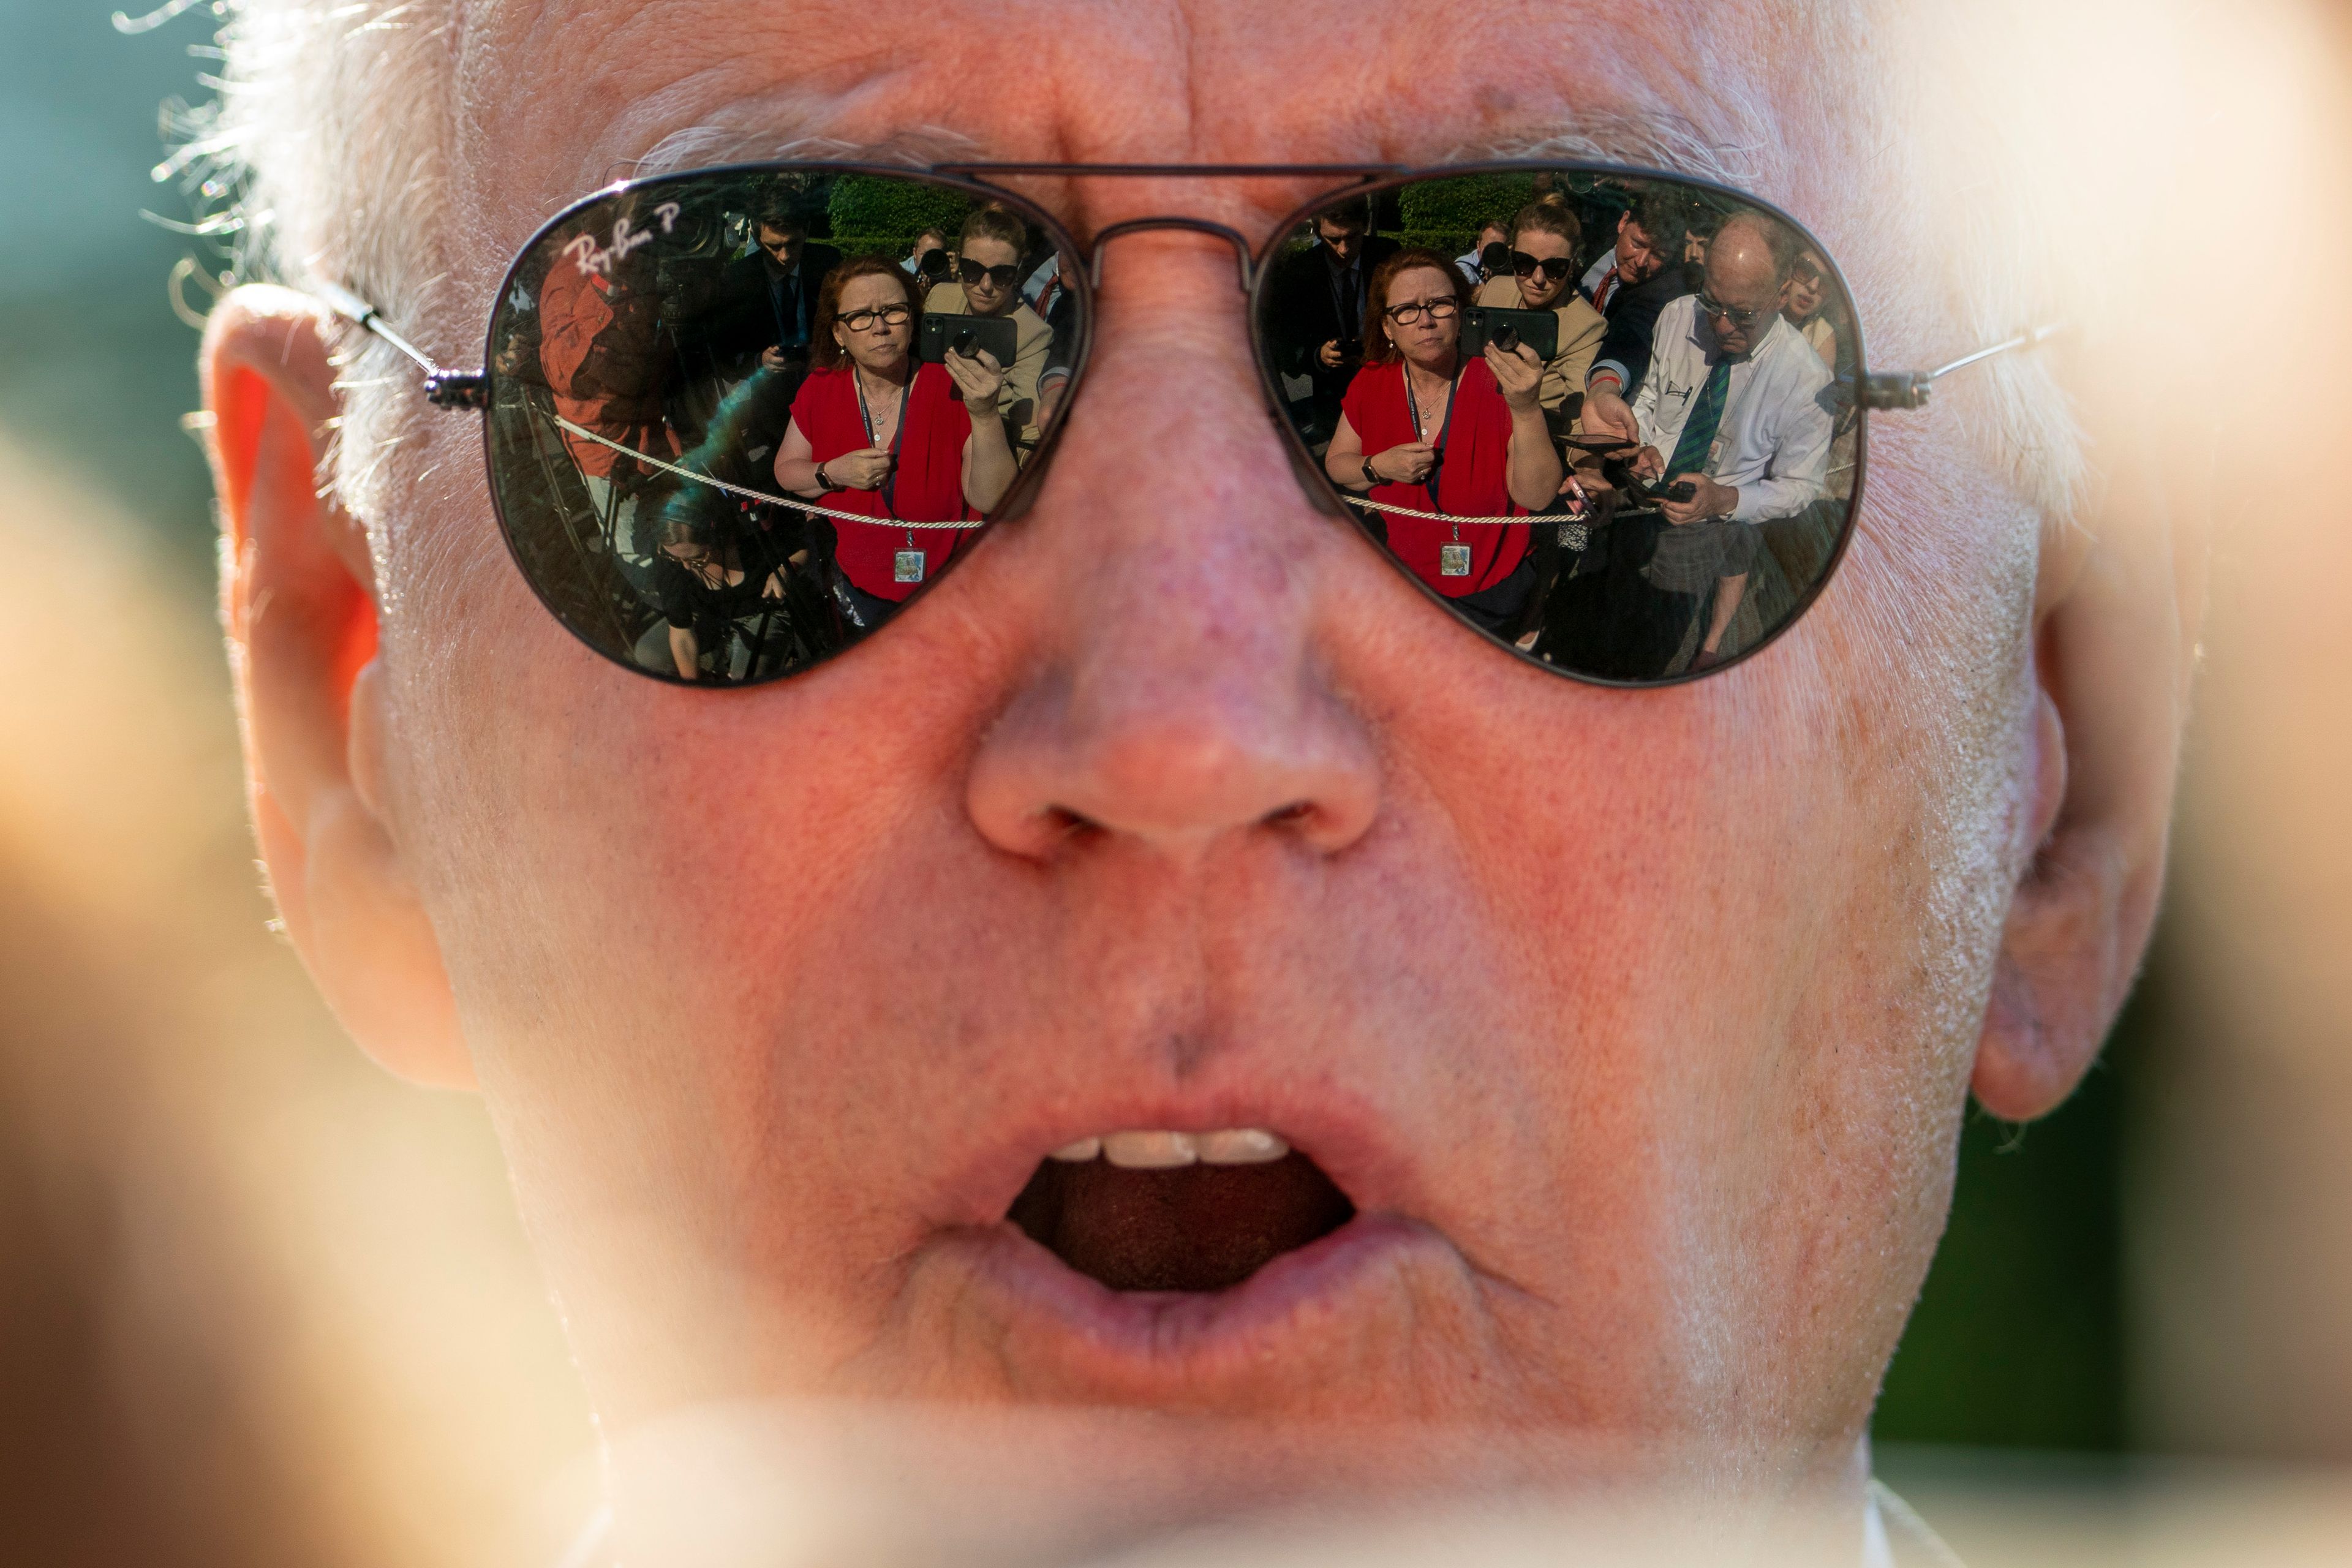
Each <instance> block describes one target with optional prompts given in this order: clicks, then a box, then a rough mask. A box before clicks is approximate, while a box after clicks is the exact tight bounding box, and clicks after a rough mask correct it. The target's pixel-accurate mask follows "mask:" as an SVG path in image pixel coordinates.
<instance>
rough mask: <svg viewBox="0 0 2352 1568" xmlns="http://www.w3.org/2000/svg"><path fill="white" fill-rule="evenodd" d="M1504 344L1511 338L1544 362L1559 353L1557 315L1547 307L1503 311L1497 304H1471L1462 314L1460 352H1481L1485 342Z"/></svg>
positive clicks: (1484, 350) (1483, 350)
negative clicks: (1533, 351) (1522, 344)
mask: <svg viewBox="0 0 2352 1568" xmlns="http://www.w3.org/2000/svg"><path fill="white" fill-rule="evenodd" d="M1490 341H1491V342H1499V343H1501V344H1504V345H1505V346H1506V347H1507V346H1508V345H1510V344H1511V343H1512V342H1515V341H1516V342H1522V343H1525V344H1527V345H1528V347H1529V348H1531V349H1533V350H1535V351H1536V358H1538V359H1539V360H1541V361H1543V362H1544V363H1546V364H1549V363H1551V356H1552V355H1554V354H1556V353H1559V315H1558V314H1557V313H1555V312H1553V311H1550V310H1504V309H1503V308H1502V307H1501V306H1500V305H1473V306H1471V307H1470V309H1469V310H1465V311H1464V312H1463V315H1462V352H1463V353H1464V354H1465V356H1466V355H1469V354H1482V353H1486V344H1487V343H1488V342H1490Z"/></svg>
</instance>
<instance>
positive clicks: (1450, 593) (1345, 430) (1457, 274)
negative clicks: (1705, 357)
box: [1323, 249, 1565, 632]
mask: <svg viewBox="0 0 2352 1568" xmlns="http://www.w3.org/2000/svg"><path fill="white" fill-rule="evenodd" d="M1469 305H1470V285H1469V281H1468V280H1467V279H1465V278H1464V277H1463V276H1462V273H1461V270H1460V268H1456V267H1455V266H1454V264H1453V263H1452V262H1451V261H1448V260H1447V259H1446V258H1444V257H1442V256H1440V255H1438V254H1437V253H1436V252H1435V251H1433V250H1420V249H1405V250H1400V251H1398V252H1396V253H1395V254H1394V255H1392V256H1391V257H1390V258H1388V259H1387V260H1385V261H1383V262H1381V265H1380V267H1379V268H1378V269H1377V270H1376V271H1374V272H1373V274H1372V282H1371V287H1370V289H1369V290H1368V291H1367V303H1366V305H1365V309H1364V368H1363V369H1361V370H1360V371H1358V372H1357V373H1356V378H1355V380H1353V381H1352V382H1350V383H1349V384H1348V392H1347V395H1346V396H1345V397H1343V398H1342V399H1341V400H1340V403H1339V407H1340V416H1339V430H1338V432H1337V434H1335V435H1334V436H1333V437H1331V445H1330V447H1328V450H1326V452H1325V453H1324V458H1323V467H1324V469H1325V471H1326V472H1328V474H1329V475H1330V476H1331V479H1332V482H1333V483H1335V484H1337V485H1339V486H1340V487H1341V488H1342V489H1348V490H1350V491H1354V492H1356V493H1358V494H1364V493H1366V492H1369V499H1370V501H1371V502H1372V504H1373V505H1375V506H1377V505H1379V504H1380V503H1381V502H1382V501H1387V502H1390V503H1391V504H1393V505H1396V506H1403V507H1412V508H1413V509H1415V510H1420V511H1434V512H1447V513H1451V514H1453V515H1454V516H1456V517H1525V516H1526V515H1528V513H1529V512H1531V511H1537V510H1541V509H1543V508H1544V507H1547V506H1549V505H1550V504H1551V502H1552V500H1553V498H1554V497H1556V496H1557V495H1559V486H1560V479H1561V477H1562V475H1563V473H1564V471H1565V470H1564V469H1563V468H1561V465H1560V460H1559V449H1558V448H1557V447H1554V446H1553V445H1552V444H1551V436H1550V433H1549V431H1548V430H1546V428H1545V427H1544V416H1543V405H1542V404H1541V403H1540V402H1539V401H1538V391H1539V390H1540V388H1541V386H1542V384H1543V362H1542V361H1541V360H1539V359H1538V358H1537V357H1536V354H1535V351H1534V350H1533V349H1530V348H1528V346H1527V345H1526V344H1525V343H1520V344H1517V345H1515V346H1514V347H1513V348H1512V350H1511V351H1510V352H1509V353H1504V352H1503V351H1502V350H1501V349H1498V348H1496V347H1495V345H1493V344H1492V343H1489V344H1487V345H1486V353H1485V355H1484V356H1482V357H1481V358H1479V359H1475V360H1472V361H1471V362H1470V363H1467V364H1465V363H1463V362H1462V355H1461V353H1460V345H1461V342H1462V312H1463V311H1464V310H1467V309H1468V308H1469ZM1382 518H1383V521H1385V522H1386V523H1387V525H1388V541H1389V551H1390V552H1391V554H1393V555H1394V556H1395V557H1396V558H1397V559H1398V560H1399V561H1402V563H1404V565H1405V568H1406V570H1408V571H1410V572H1411V573H1412V574H1413V575H1414V576H1416V577H1418V578H1420V579H1421V580H1422V581H1423V582H1424V583H1426V584H1429V585H1430V586H1431V587H1432V588H1434V589H1436V590H1437V591H1438V592H1439V593H1440V594H1443V595H1444V596H1445V597H1446V598H1448V599H1451V600H1452V601H1454V608H1455V609H1457V610H1459V611H1461V612H1462V613H1463V614H1464V615H1465V616H1468V617H1469V618H1470V619H1471V620H1473V621H1475V622H1476V623H1477V624H1478V625H1480V626H1484V627H1486V629H1487V630H1488V631H1493V632H1500V631H1502V630H1503V629H1504V628H1505V627H1506V626H1508V625H1510V624H1511V623H1512V622H1513V621H1514V620H1516V619H1517V616H1518V615H1519V612H1520V611H1521V609H1523V608H1524V607H1525V606H1526V604H1527V598H1528V592H1529V590H1530V589H1531V588H1532V587H1533V586H1534V581H1535V571H1534V567H1533V563H1531V562H1530V561H1529V559H1528V525H1527V524H1525V523H1499V524H1498V523H1462V524H1456V523H1447V522H1441V521H1433V520H1431V519H1428V518H1419V517H1409V516H1405V515H1403V514H1402V513H1397V512H1388V513H1384V514H1382Z"/></svg>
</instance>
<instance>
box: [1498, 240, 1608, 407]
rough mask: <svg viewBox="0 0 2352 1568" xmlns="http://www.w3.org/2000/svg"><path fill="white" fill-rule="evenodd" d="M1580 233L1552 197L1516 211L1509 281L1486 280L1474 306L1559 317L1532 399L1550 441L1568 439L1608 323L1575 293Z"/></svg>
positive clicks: (1581, 296) (1582, 402) (1510, 243)
mask: <svg viewBox="0 0 2352 1568" xmlns="http://www.w3.org/2000/svg"><path fill="white" fill-rule="evenodd" d="M1582 242H1583V228H1582V226H1581V225H1580V224H1579V223H1578V222H1577V219H1576V210H1575V209H1574V208H1573V207H1571V206H1570V205H1568V203H1566V202H1565V201H1562V200H1561V199H1560V198H1559V196H1557V195H1547V196H1543V197H1540V198H1538V199H1537V200H1535V201H1532V202H1529V203H1528V205H1526V206H1523V207H1521V208H1520V209H1519V210H1518V213H1517V216H1514V217H1513V218H1512V219H1511V237H1510V239H1509V241H1508V243H1509V245H1510V247H1511V254H1510V269H1509V276H1507V277H1503V278H1489V279H1486V282H1485V283H1484V284H1482V285H1481V286H1480V287H1479V289H1478V297H1477V300H1476V302H1477V303H1478V304H1481V305H1498V306H1500V307H1502V308H1503V309H1505V310H1550V311H1552V312H1554V313H1555V314H1557V315H1558V316H1559V347H1558V348H1557V349H1556V350H1554V351H1553V353H1552V356H1551V358H1550V360H1549V361H1548V362H1547V363H1545V365H1544V371H1543V386H1542V389H1541V390H1540V391H1539V392H1538V395H1537V397H1538V401H1539V402H1540V403H1541V404H1542V405H1543V411H1544V419H1545V422H1546V423H1547V424H1549V426H1550V427H1551V432H1552V434H1553V435H1555V436H1565V435H1568V434H1569V433H1570V429H1571V428H1572V427H1573V426H1574V425H1575V423H1576V416H1577V415H1578V413H1579V412H1580V410H1581V409H1582V408H1583V406H1584V377H1585V373H1586V372H1588V371H1590V370H1591V368H1592V359H1593V356H1594V355H1595V354H1596V353H1599V352H1600V350H1601V338H1602V337H1603V336H1605V335H1606V334H1607V332H1608V331H1609V323H1608V321H1606V320H1604V319H1603V318H1602V316H1601V312H1600V311H1598V310H1594V309H1593V308H1592V307H1591V305H1590V304H1589V303H1587V302H1586V300H1585V298H1584V296H1583V295H1581V294H1579V293H1578V292H1577V291H1576V286H1575V278H1576V252H1577V247H1579V246H1580V244H1582Z"/></svg>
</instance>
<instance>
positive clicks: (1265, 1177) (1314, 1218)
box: [1012, 1153, 1355, 1290]
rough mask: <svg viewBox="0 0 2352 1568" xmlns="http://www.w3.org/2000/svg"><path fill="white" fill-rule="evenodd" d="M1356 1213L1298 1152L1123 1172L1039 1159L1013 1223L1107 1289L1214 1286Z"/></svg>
mask: <svg viewBox="0 0 2352 1568" xmlns="http://www.w3.org/2000/svg"><path fill="white" fill-rule="evenodd" d="M1354 1213H1355V1208H1354V1205H1351V1204H1349V1202H1348V1200H1347V1198H1346V1196H1345V1195H1344V1194H1341V1193H1340V1191H1339V1188H1337V1187H1335V1186H1333V1185H1332V1184H1331V1182H1330V1179H1329V1178H1328V1177H1327V1176H1325V1175H1324V1174H1323V1173H1322V1172H1321V1171H1319V1170H1318V1169H1317V1168H1316V1166H1315V1163H1314V1162H1313V1161H1311V1160H1308V1159H1307V1158H1306V1157H1305V1156H1304V1155H1300V1154H1297V1153H1293V1154H1289V1155H1286V1157H1284V1158H1283V1159H1280V1160H1276V1161H1275V1162H1273V1163H1269V1164H1264V1165H1187V1166H1184V1167H1182V1168H1181V1169H1179V1170H1173V1171H1123V1170H1120V1169H1119V1168H1118V1166H1116V1165H1113V1164H1111V1163H1108V1161H1103V1160H1090V1161H1088V1162H1087V1163H1084V1164H1075V1165H1074V1164H1065V1163H1059V1162H1057V1161H1052V1160H1048V1161H1046V1162H1045V1164H1044V1165H1042V1166H1040V1167H1039V1168H1038V1172H1037V1174H1036V1175H1035V1176H1034V1178H1032V1179H1031V1181H1030V1183H1029V1185H1028V1187H1027V1188H1026V1189H1024V1191H1023V1193H1022V1194H1021V1197H1020V1201H1018V1202H1017V1203H1015V1204H1014V1205H1013V1214H1012V1218H1013V1223H1014V1224H1016V1225H1018V1226H1020V1227H1021V1228H1022V1229H1023V1230H1024V1231H1026V1232H1028V1233H1029V1235H1030V1236H1031V1237H1033V1238H1034V1239H1035V1240H1036V1241H1038V1242H1040V1243H1042V1244H1043V1245H1044V1246H1045V1247H1048V1248H1049V1249H1051V1250H1052V1251H1053V1253H1054V1255H1055V1257H1057V1258H1060V1259H1061V1260H1062V1261H1063V1262H1065V1263H1066V1264H1068V1265H1069V1266H1070V1267H1071V1268H1075V1269H1076V1270H1077V1271H1078V1272H1079V1273H1081V1274H1084V1275H1086V1276H1087V1277H1088V1278H1089V1279H1096V1280H1099V1281H1100V1282H1101V1283H1103V1284H1105V1285H1108V1286H1109V1287H1110V1288H1111V1289H1114V1290H1223V1289H1225V1288H1227V1287H1228V1286H1232V1285H1238V1284H1240V1283H1241V1282H1242V1281H1243V1280H1244V1279H1248V1278H1249V1277H1250V1276H1251V1275H1252V1274H1255V1272H1257V1270H1258V1268H1260V1267H1261V1266H1263V1265H1264V1264H1265V1263H1266V1262H1267V1261H1268V1260H1269V1259H1271V1258H1276V1257H1278V1256H1279V1255H1281V1254H1282V1253H1285V1252H1288V1251H1290V1250H1292V1249H1293V1248H1294V1247H1304V1246H1306V1245H1307V1243H1308V1242H1310V1241H1313V1240H1315V1239H1316V1238H1317V1237H1323V1236H1328V1235H1329V1234H1330V1233H1331V1232H1332V1231H1335V1230H1337V1229H1339V1226H1343V1225H1345V1224H1346V1223H1347V1222H1348V1220H1349V1216H1350V1215H1353V1214H1354Z"/></svg>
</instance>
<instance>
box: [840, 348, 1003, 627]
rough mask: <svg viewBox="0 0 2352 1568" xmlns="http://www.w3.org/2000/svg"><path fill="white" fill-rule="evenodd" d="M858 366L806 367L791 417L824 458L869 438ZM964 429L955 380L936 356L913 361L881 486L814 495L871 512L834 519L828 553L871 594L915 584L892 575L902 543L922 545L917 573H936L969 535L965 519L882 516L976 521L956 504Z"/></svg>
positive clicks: (884, 595) (888, 595)
mask: <svg viewBox="0 0 2352 1568" xmlns="http://www.w3.org/2000/svg"><path fill="white" fill-rule="evenodd" d="M856 374H857V373H856V370H855V369H854V368H852V367H851V366H849V365H846V364H845V365H840V366H838V367H836V368H835V369H833V370H820V371H813V372H811V373H810V374H809V378H808V379H807V380H806V381H803V382H802V383H801V390H800V394H799V395H798V396H796V397H794V398H793V424H795V425H798V426H800V427H801V434H802V435H803V436H805V437H808V444H809V449H810V451H811V452H812V453H813V454H814V456H815V459H816V460H817V461H818V462H820V463H822V462H824V461H825V460H826V459H828V458H838V457H840V456H842V455H843V454H844V453H845V452H856V451H862V450H863V449H865V448H866V447H870V446H872V445H874V443H873V442H872V441H871V440H869V439H868V438H867V437H866V420H865V417H864V416H863V415H862V414H861V413H860V412H859V410H858V406H857V386H856V382H855V380H854V379H853V378H854V377H855V376H856ZM970 439H971V413H970V412H969V411H968V410H966V409H965V407H964V405H963V404H962V402H961V400H959V399H958V398H957V397H956V396H955V382H954V381H953V380H952V379H951V378H950V376H949V374H948V373H947V369H946V367H945V366H943V365H936V364H926V365H919V366H918V367H917V368H916V371H915V376H914V379H913V380H912V381H911V382H909V383H908V385H907V396H906V405H905V411H904V412H903V413H901V414H900V416H899V417H898V436H897V437H895V438H894V441H893V447H894V448H895V450H896V451H897V453H898V467H897V468H895V469H894V470H893V471H892V473H891V476H890V478H889V479H887V480H886V481H885V482H884V484H883V486H882V488H881V489H872V490H853V489H841V490H835V491H833V492H831V493H830V494H827V495H824V496H820V497H818V498H817V502H818V504H819V505H821V506H829V507H831V508H833V509H834V510H836V511H858V512H866V513H868V514H870V515H871V516H873V517H875V518H876V519H877V520H878V521H875V522H870V523H867V522H845V521H842V520H841V519H839V518H835V519H834V520H833V526H834V529H835V532H836V534H837V536H838V541H839V542H838V543H837V544H836V546H835V550H834V559H835V562H836V563H839V565H840V567H841V572H842V575H843V576H845V577H847V578H848V579H849V580H850V582H851V583H853V584H856V586H857V587H859V588H861V589H863V590H864V591H865V592H866V593H868V594H871V595H874V596H875V597H876V598H877V599H887V600H889V601H890V602H891V603H893V604H896V603H898V601H900V600H903V599H904V598H906V597H907V595H909V594H912V593H913V592H914V591H915V590H916V589H917V588H919V587H920V586H921V585H922V584H919V583H901V582H898V581H897V571H896V563H897V556H898V552H899V551H901V550H919V551H921V552H923V581H924V582H926V583H928V582H929V581H930V580H931V578H932V577H934V576H935V575H937V574H938V573H939V570H940V567H942V566H944V565H946V564H947V561H948V558H949V557H950V556H951V555H953V554H954V553H955V552H956V551H957V550H958V549H959V548H960V547H961V545H962V544H963V542H964V541H966V540H967V539H970V538H971V530H968V529H945V528H919V529H915V530H912V531H911V542H909V537H910V534H909V531H908V530H907V529H904V528H893V527H892V526H890V521H889V520H890V519H892V518H894V517H895V518H905V519H908V520H911V521H916V522H950V521H966V522H976V521H979V519H980V514H979V513H978V512H976V511H974V510H972V509H971V507H969V506H967V505H965V504H964V499H963V447H964V443H965V442H966V441H968V440H970Z"/></svg>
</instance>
